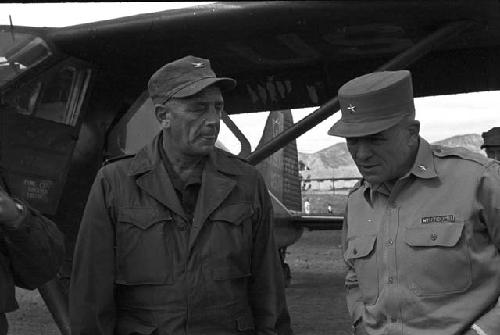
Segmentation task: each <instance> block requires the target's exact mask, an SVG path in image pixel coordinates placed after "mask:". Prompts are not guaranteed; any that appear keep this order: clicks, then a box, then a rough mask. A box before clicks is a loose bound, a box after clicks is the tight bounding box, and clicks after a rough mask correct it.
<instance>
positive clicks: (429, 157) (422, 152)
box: [363, 137, 438, 203]
mask: <svg viewBox="0 0 500 335" xmlns="http://www.w3.org/2000/svg"><path fill="white" fill-rule="evenodd" d="M409 175H414V176H415V177H417V178H422V179H431V178H436V177H438V174H437V172H436V167H435V165H434V156H433V154H432V149H431V146H430V145H429V143H428V142H427V141H426V140H424V139H423V138H421V137H420V142H419V146H418V151H417V155H416V157H415V162H414V163H413V166H412V167H411V169H410V170H409V171H408V173H406V174H405V175H404V176H403V177H401V178H406V177H408V176H409ZM363 186H364V187H365V191H364V195H365V198H366V199H367V200H368V201H369V202H370V203H373V201H374V198H375V194H376V193H381V194H383V195H385V196H387V197H388V196H390V194H391V187H390V186H389V185H387V184H386V183H380V184H370V183H369V182H368V181H366V180H363Z"/></svg>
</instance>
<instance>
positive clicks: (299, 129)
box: [247, 21, 475, 165]
mask: <svg viewBox="0 0 500 335" xmlns="http://www.w3.org/2000/svg"><path fill="white" fill-rule="evenodd" d="M473 25H475V23H473V22H471V21H458V22H452V23H449V24H447V25H445V26H443V27H442V28H440V29H438V30H437V31H435V32H434V33H432V34H430V35H429V36H427V37H426V38H424V39H423V40H421V41H420V42H418V43H417V44H415V45H414V46H412V47H411V48H409V49H408V50H406V51H403V52H402V53H400V54H399V55H397V56H396V57H394V58H393V59H391V60H390V61H389V62H387V63H385V64H384V65H382V66H381V67H379V68H378V69H377V70H375V72H379V71H388V70H398V69H403V68H406V67H407V66H408V65H410V64H412V63H413V62H415V61H417V60H418V59H420V58H421V57H423V56H424V55H426V54H427V53H429V52H430V51H432V50H433V49H434V48H435V47H436V46H442V45H443V44H444V43H446V42H447V41H448V40H450V39H452V38H454V37H455V36H457V35H459V34H460V33H462V32H463V31H465V30H467V29H469V28H471V27H472V26H473ZM339 108H340V106H339V101H338V98H337V97H335V98H333V99H331V100H330V101H328V102H327V103H325V104H324V105H323V106H321V107H320V108H318V109H316V110H315V111H314V112H313V113H311V114H309V115H308V116H306V117H305V118H303V119H302V120H300V121H299V122H297V123H296V124H295V125H294V126H293V127H291V128H288V129H286V130H284V131H283V132H281V133H280V134H279V135H278V136H276V137H275V138H273V139H272V140H271V141H269V142H268V143H266V144H265V145H263V146H262V147H261V148H260V149H259V150H255V151H254V152H253V153H251V154H250V155H248V157H247V160H248V162H249V163H250V164H252V165H256V164H258V163H260V162H261V161H262V160H264V159H265V158H266V157H268V156H269V155H271V154H273V153H274V152H276V151H278V150H279V149H280V148H282V147H283V146H285V145H286V144H287V143H288V142H290V141H292V140H295V139H296V138H297V137H299V136H300V135H302V134H304V133H305V132H306V131H308V130H310V129H311V128H313V127H315V126H316V125H317V124H318V123H320V122H322V121H324V120H325V119H327V118H328V117H329V116H331V115H333V114H335V113H336V112H337V111H338V110H339Z"/></svg>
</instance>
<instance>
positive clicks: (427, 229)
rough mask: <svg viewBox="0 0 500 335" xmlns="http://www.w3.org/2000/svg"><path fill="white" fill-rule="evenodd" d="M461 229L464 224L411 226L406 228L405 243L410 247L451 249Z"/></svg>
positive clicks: (456, 241) (457, 239)
mask: <svg viewBox="0 0 500 335" xmlns="http://www.w3.org/2000/svg"><path fill="white" fill-rule="evenodd" d="M463 229H464V222H456V223H452V224H448V223H445V224H433V225H419V226H412V227H408V228H406V232H405V241H406V243H407V244H408V245H410V246H412V247H432V246H442V247H453V246H455V245H456V244H457V243H458V241H459V240H460V236H462V231H463Z"/></svg>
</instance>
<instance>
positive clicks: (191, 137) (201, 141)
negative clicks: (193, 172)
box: [160, 86, 224, 156]
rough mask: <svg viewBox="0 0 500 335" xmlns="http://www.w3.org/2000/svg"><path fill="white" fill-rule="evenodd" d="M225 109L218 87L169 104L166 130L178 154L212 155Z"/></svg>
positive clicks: (208, 88) (210, 87)
mask: <svg viewBox="0 0 500 335" xmlns="http://www.w3.org/2000/svg"><path fill="white" fill-rule="evenodd" d="M223 109H224V99H223V98H222V94H221V91H220V89H219V88H218V87H216V86H209V87H207V88H206V89H204V90H202V91H201V92H199V93H198V94H196V95H193V96H190V97H187V98H183V99H174V100H173V101H171V102H169V106H168V110H169V112H168V113H166V115H165V118H166V120H167V123H165V124H164V126H163V128H165V129H166V134H167V135H166V136H169V137H170V143H171V144H172V145H175V150H178V151H179V152H180V153H182V154H184V155H188V156H203V155H208V154H209V153H210V152H211V151H212V150H213V149H214V146H215V141H216V140H217V136H218V135H219V129H220V117H221V113H222V111H223ZM160 122H161V121H160Z"/></svg>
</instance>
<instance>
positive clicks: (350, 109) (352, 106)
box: [347, 104, 356, 113]
mask: <svg viewBox="0 0 500 335" xmlns="http://www.w3.org/2000/svg"><path fill="white" fill-rule="evenodd" d="M347 109H348V110H349V111H350V112H351V113H356V106H354V105H352V104H349V106H347Z"/></svg>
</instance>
